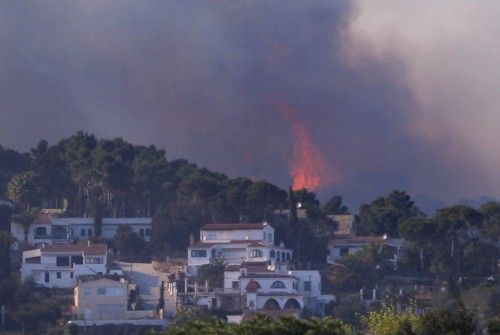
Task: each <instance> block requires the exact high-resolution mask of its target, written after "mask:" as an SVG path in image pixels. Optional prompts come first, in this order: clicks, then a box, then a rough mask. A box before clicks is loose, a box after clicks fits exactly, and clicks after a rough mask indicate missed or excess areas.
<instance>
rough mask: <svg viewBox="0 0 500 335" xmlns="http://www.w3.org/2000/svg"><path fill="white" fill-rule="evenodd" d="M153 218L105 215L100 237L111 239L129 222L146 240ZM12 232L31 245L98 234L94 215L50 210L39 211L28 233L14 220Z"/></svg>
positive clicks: (66, 240) (147, 239)
mask: <svg viewBox="0 0 500 335" xmlns="http://www.w3.org/2000/svg"><path fill="white" fill-rule="evenodd" d="M151 223H152V220H151V218H145V217H142V218H103V219H102V228H101V237H103V238H105V239H112V238H113V237H114V236H115V235H116V231H117V230H118V227H120V226H129V227H131V228H132V230H133V231H134V232H136V233H137V234H138V235H139V236H140V237H142V238H144V239H145V240H146V241H149V240H150V237H151ZM11 233H12V235H13V236H14V237H15V238H16V239H17V240H19V241H24V240H25V239H27V242H28V243H29V244H31V245H35V246H38V245H42V244H44V243H45V244H47V243H70V242H72V241H74V240H85V239H88V238H90V237H93V236H95V234H96V232H95V224H94V219H93V218H56V217H52V216H50V214H40V215H39V216H38V217H37V218H36V219H35V221H34V222H33V224H32V225H31V226H30V227H29V229H28V231H27V233H28V234H27V235H25V228H24V227H23V225H22V224H20V223H17V222H12V223H11Z"/></svg>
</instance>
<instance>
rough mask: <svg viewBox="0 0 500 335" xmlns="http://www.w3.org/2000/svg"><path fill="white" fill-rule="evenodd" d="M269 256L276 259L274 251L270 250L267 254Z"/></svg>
mask: <svg viewBox="0 0 500 335" xmlns="http://www.w3.org/2000/svg"><path fill="white" fill-rule="evenodd" d="M269 256H270V257H271V258H274V257H276V253H275V252H274V250H271V252H270V253H269Z"/></svg>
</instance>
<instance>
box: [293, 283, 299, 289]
mask: <svg viewBox="0 0 500 335" xmlns="http://www.w3.org/2000/svg"><path fill="white" fill-rule="evenodd" d="M292 286H293V289H294V290H298V289H299V285H297V282H296V281H294V282H293V284H292Z"/></svg>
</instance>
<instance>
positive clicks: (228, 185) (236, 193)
mask: <svg viewBox="0 0 500 335" xmlns="http://www.w3.org/2000/svg"><path fill="white" fill-rule="evenodd" d="M251 185H252V181H251V180H250V179H248V178H235V179H228V180H226V182H225V186H224V197H225V199H226V201H227V203H228V204H229V205H230V206H231V207H232V208H233V210H234V213H235V214H236V219H238V220H239V221H247V220H248V215H249V213H248V206H247V201H246V200H247V192H248V188H249V187H250V186H251Z"/></svg>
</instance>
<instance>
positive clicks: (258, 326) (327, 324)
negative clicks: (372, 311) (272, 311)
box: [162, 314, 355, 335]
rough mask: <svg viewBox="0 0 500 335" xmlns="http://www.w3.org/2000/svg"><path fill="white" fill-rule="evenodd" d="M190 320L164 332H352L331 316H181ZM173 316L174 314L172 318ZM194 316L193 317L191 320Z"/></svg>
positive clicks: (269, 334)
mask: <svg viewBox="0 0 500 335" xmlns="http://www.w3.org/2000/svg"><path fill="white" fill-rule="evenodd" d="M186 319H187V320H190V322H185V321H184V322H182V323H176V324H175V325H174V326H173V327H171V328H169V329H168V330H167V331H165V332H164V333H162V334H164V335H181V334H182V335H195V334H196V335H198V334H200V335H209V334H211V335H212V334H220V335H238V334H240V335H250V334H252V335H254V334H255V335H259V334H260V335H264V334H265V335H286V334H290V335H292V334H318V335H351V334H352V335H354V334H355V332H354V330H353V329H352V328H351V327H350V326H348V325H346V324H345V323H343V322H342V321H339V320H335V319H333V318H329V317H326V318H322V319H318V318H311V319H307V320H305V319H297V318H294V317H282V318H279V319H277V320H273V319H272V318H271V317H270V316H267V315H260V314H259V315H257V317H256V318H255V319H253V320H250V321H244V322H242V323H241V324H239V325H237V324H231V323H227V322H224V321H222V320H219V319H208V320H207V318H206V317H205V318H204V319H205V320H202V321H198V318H197V317H194V318H184V320H186ZM174 320H175V318H174ZM193 320H195V321H193Z"/></svg>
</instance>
